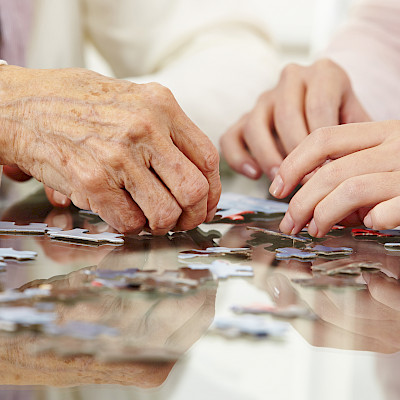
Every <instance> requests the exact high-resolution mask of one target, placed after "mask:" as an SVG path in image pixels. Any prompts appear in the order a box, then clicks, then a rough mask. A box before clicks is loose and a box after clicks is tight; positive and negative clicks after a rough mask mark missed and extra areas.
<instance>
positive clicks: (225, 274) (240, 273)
mask: <svg viewBox="0 0 400 400" xmlns="http://www.w3.org/2000/svg"><path fill="white" fill-rule="evenodd" d="M187 268H189V269H192V270H204V269H208V270H210V271H211V273H212V274H213V276H214V277H215V278H217V279H226V278H229V277H252V276H254V273H253V268H252V267H251V266H249V265H238V264H231V263H229V262H227V261H214V262H212V263H211V264H191V265H188V267H187Z"/></svg>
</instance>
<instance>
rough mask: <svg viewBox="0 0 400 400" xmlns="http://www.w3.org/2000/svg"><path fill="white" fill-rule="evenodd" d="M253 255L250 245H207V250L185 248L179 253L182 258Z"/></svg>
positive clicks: (246, 256)
mask: <svg viewBox="0 0 400 400" xmlns="http://www.w3.org/2000/svg"><path fill="white" fill-rule="evenodd" d="M250 255H251V249H250V248H249V247H207V248H206V249H205V250H197V249H192V250H184V251H181V252H180V253H179V255H178V258H180V259H188V258H195V257H209V256H211V257H218V256H222V257H223V256H237V257H245V258H248V257H250Z"/></svg>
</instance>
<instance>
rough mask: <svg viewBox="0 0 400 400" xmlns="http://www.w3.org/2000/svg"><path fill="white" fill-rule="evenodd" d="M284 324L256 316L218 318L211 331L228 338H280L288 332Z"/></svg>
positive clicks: (286, 325) (286, 324)
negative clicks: (244, 336)
mask: <svg viewBox="0 0 400 400" xmlns="http://www.w3.org/2000/svg"><path fill="white" fill-rule="evenodd" d="M288 328H289V325H288V323H286V322H278V321H268V320H266V319H265V318H263V317H260V316H256V315H242V316H235V317H223V318H222V317H220V318H216V319H215V320H214V323H213V325H212V327H211V329H212V330H215V331H217V332H220V333H222V334H224V335H226V336H228V337H238V336H241V335H249V336H253V337H258V338H260V337H276V338H280V337H282V336H283V335H284V334H285V333H286V331H287V330H288Z"/></svg>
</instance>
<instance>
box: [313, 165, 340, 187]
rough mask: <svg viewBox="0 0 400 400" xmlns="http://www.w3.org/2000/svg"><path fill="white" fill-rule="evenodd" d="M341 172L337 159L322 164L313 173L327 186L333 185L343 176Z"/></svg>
mask: <svg viewBox="0 0 400 400" xmlns="http://www.w3.org/2000/svg"><path fill="white" fill-rule="evenodd" d="M343 172H344V171H343V167H342V166H341V164H340V163H339V162H337V161H332V162H330V163H328V164H325V165H324V166H322V167H321V168H320V169H319V170H318V171H317V172H316V174H315V175H316V177H318V178H317V179H318V181H319V182H324V183H325V185H327V186H332V185H334V186H335V185H336V184H337V182H338V181H339V180H340V179H341V177H342V176H343Z"/></svg>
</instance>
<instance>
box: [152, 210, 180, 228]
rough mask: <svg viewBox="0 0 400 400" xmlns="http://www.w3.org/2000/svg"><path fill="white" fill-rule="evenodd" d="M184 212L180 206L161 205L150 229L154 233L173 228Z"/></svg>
mask: <svg viewBox="0 0 400 400" xmlns="http://www.w3.org/2000/svg"><path fill="white" fill-rule="evenodd" d="M181 212H182V210H181V209H180V208H179V207H178V205H176V204H174V203H172V204H170V205H164V206H163V205H161V204H160V206H159V207H158V208H157V210H156V213H155V215H154V217H153V218H151V219H150V221H149V224H150V228H151V229H152V230H154V231H165V230H169V229H171V228H173V227H174V226H175V225H176V222H177V221H178V218H179V216H180V215H181Z"/></svg>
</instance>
